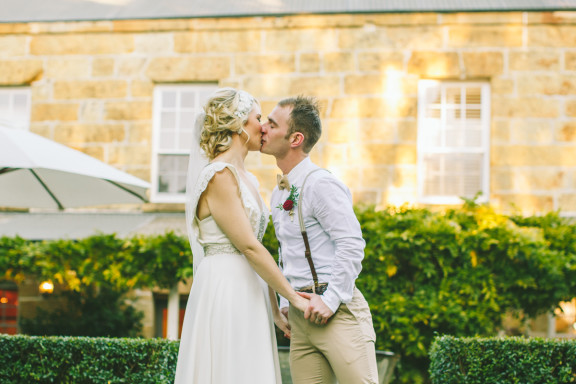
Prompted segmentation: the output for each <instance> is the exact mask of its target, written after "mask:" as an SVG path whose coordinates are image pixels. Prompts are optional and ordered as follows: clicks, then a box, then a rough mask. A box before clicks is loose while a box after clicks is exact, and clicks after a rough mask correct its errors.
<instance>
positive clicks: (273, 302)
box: [268, 286, 290, 338]
mask: <svg viewBox="0 0 576 384" xmlns="http://www.w3.org/2000/svg"><path fill="white" fill-rule="evenodd" d="M268 295H269V296H270V306H271V308H272V316H273V317H274V323H275V324H276V326H277V327H278V328H280V329H281V330H282V332H284V336H285V337H287V338H290V324H289V323H288V318H287V317H286V316H284V314H283V313H282V312H281V311H280V308H279V307H278V298H277V297H276V292H274V290H273V289H272V288H271V287H270V286H268Z"/></svg>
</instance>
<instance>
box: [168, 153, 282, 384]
mask: <svg viewBox="0 0 576 384" xmlns="http://www.w3.org/2000/svg"><path fill="white" fill-rule="evenodd" d="M225 167H227V168H228V169H230V170H231V171H232V173H233V174H234V175H235V177H236V179H237V181H238V184H239V186H240V195H241V199H242V203H243V204H244V208H245V211H246V214H247V215H248V218H249V219H250V223H251V225H252V230H253V231H254V234H255V235H256V236H257V237H258V239H259V240H262V237H263V236H264V231H265V230H266V224H267V223H268V217H269V213H268V210H267V208H266V206H265V205H264V203H263V201H262V198H261V197H260V196H259V195H258V196H255V195H254V194H253V193H252V192H251V191H250V188H249V187H248V185H246V183H245V182H244V181H243V180H242V178H241V177H239V175H238V173H237V172H236V169H235V168H234V167H233V166H232V165H230V164H227V163H222V162H214V163H211V164H208V165H207V166H206V167H205V168H204V170H203V171H202V173H201V175H200V177H199V182H198V183H197V186H196V188H195V190H194V191H193V195H192V197H193V198H194V199H196V201H197V199H199V198H200V195H201V194H202V192H203V191H204V190H205V189H206V187H207V185H208V183H209V181H210V180H211V179H212V177H213V176H214V174H215V173H216V172H219V171H222V170H223V169H224V168H225ZM250 176H251V177H252V178H253V179H254V180H253V184H257V181H256V178H255V177H254V176H253V175H250ZM256 190H257V188H256ZM231 198H232V196H231ZM194 205H196V204H194ZM193 229H194V231H195V232H196V235H197V236H198V240H199V242H200V244H201V245H202V246H203V248H204V253H205V255H204V259H203V260H202V262H201V264H200V266H199V267H198V269H197V271H196V273H195V275H194V281H193V283H192V290H191V291H190V297H189V298H188V304H187V306H186V315H185V317H184V325H183V329H182V338H181V341H180V350H179V353H178V365H177V368H176V380H175V384H280V383H282V379H281V375H280V368H279V363H278V350H277V346H276V334H275V330H274V323H273V319H272V313H271V309H270V300H269V297H268V285H267V284H266V283H265V282H264V281H263V280H262V278H260V276H258V274H256V272H255V271H254V270H253V269H252V267H251V266H250V264H249V263H248V261H247V260H246V257H245V256H244V255H243V254H241V253H240V252H239V251H238V249H236V248H235V247H234V245H232V243H231V242H230V240H228V238H227V237H226V235H225V234H224V233H222V231H221V230H220V228H219V227H218V225H217V224H216V222H215V221H214V219H213V218H212V216H208V217H206V218H205V219H203V220H199V219H198V218H195V219H194V221H193Z"/></svg>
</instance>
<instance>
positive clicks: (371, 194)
mask: <svg viewBox="0 0 576 384" xmlns="http://www.w3.org/2000/svg"><path fill="white" fill-rule="evenodd" d="M352 202H353V203H354V204H355V205H376V204H379V203H380V199H379V193H378V192H377V191H366V190H362V189H354V190H353V191H352Z"/></svg>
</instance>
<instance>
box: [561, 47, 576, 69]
mask: <svg viewBox="0 0 576 384" xmlns="http://www.w3.org/2000/svg"><path fill="white" fill-rule="evenodd" d="M564 68H565V69H566V70H567V71H576V52H570V51H566V52H564Z"/></svg>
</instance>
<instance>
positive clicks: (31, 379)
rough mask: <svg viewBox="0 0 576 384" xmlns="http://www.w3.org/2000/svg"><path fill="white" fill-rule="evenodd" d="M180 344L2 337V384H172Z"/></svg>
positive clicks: (153, 340) (131, 340)
mask: <svg viewBox="0 0 576 384" xmlns="http://www.w3.org/2000/svg"><path fill="white" fill-rule="evenodd" d="M178 345H179V342H178V341H170V340H163V339H128V338H117V339H116V338H95V337H37V336H21V335H18V336H8V335H0V356H2V364H0V383H2V384H22V383H58V384H68V383H70V384H72V383H74V384H84V383H86V384H88V383H99V384H101V383H108V384H115V383H138V384H147V383H149V384H152V383H153V384H160V383H172V382H173V381H174V372H175V371H176V360H177V357H178Z"/></svg>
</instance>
